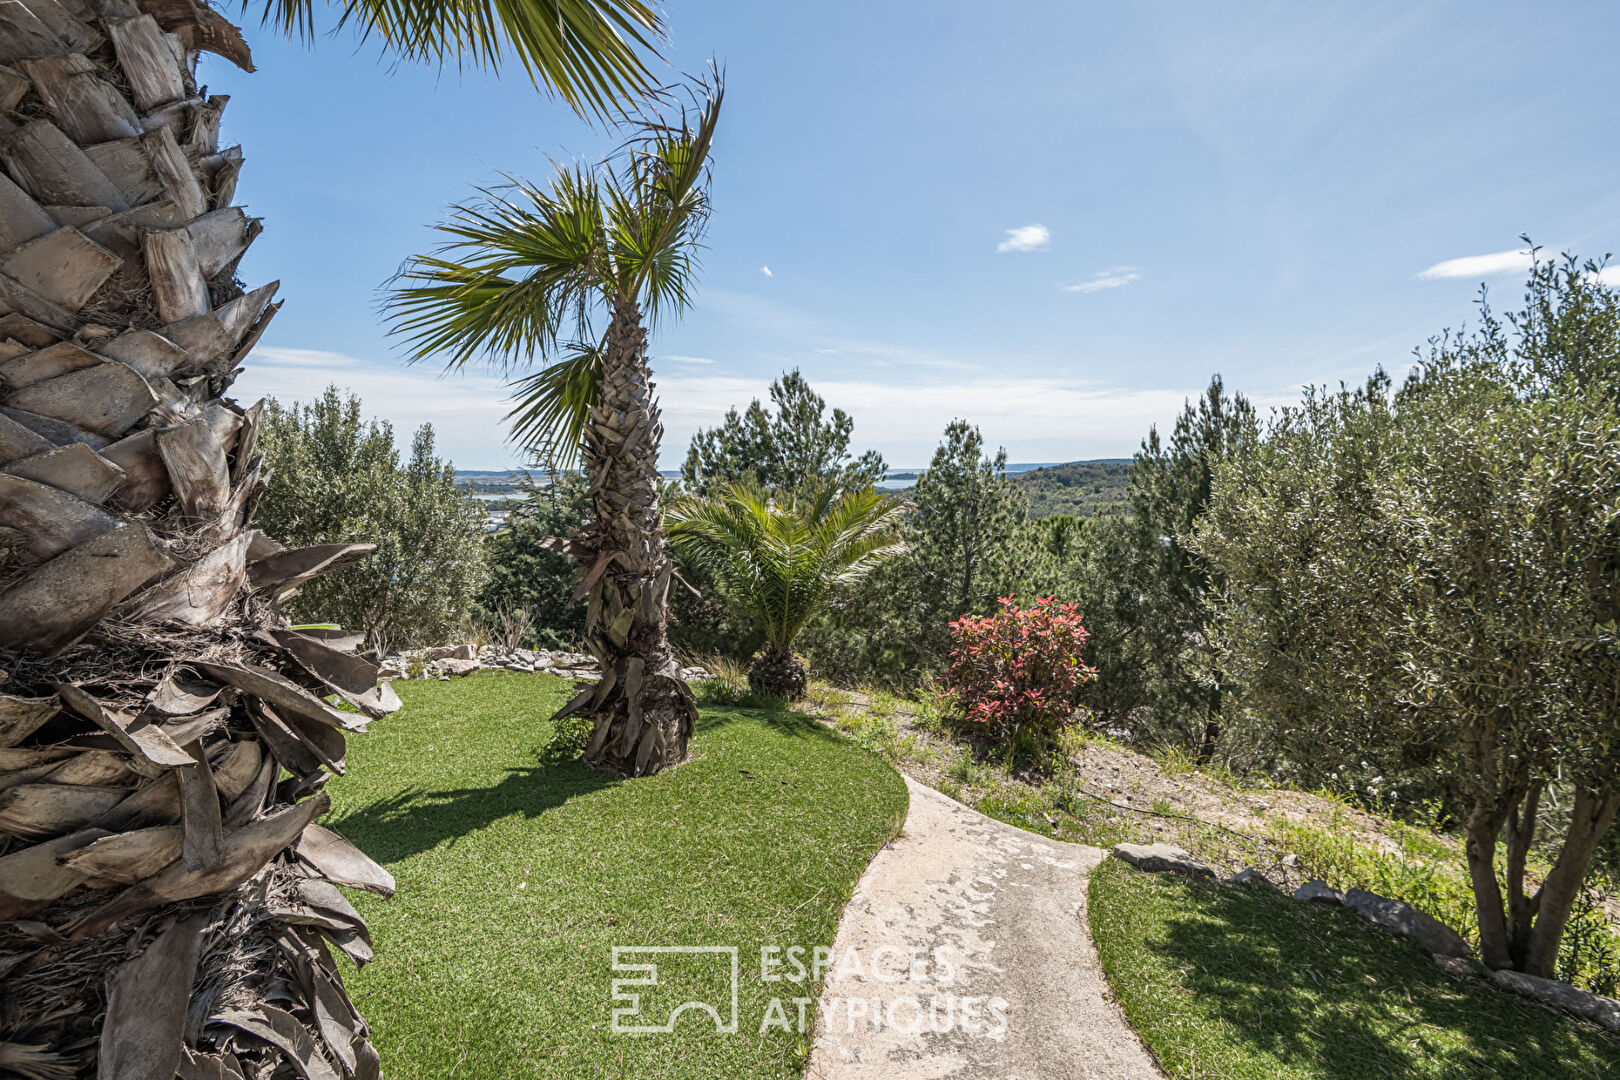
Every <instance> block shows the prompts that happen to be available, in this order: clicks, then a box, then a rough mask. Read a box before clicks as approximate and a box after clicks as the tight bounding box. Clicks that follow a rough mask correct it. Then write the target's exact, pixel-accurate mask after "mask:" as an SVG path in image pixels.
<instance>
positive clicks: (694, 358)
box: [654, 356, 714, 364]
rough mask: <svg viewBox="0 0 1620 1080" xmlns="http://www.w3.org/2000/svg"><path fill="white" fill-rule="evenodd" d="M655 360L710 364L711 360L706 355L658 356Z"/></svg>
mask: <svg viewBox="0 0 1620 1080" xmlns="http://www.w3.org/2000/svg"><path fill="white" fill-rule="evenodd" d="M654 359H655V360H673V361H675V362H676V363H677V364H712V363H714V361H713V360H711V359H709V358H708V357H707V356H659V357H655V358H654Z"/></svg>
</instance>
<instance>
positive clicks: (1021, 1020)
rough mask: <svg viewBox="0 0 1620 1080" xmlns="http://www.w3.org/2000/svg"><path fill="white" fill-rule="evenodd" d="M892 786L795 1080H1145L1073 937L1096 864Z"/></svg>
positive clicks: (1069, 849) (1098, 978) (1096, 854)
mask: <svg viewBox="0 0 1620 1080" xmlns="http://www.w3.org/2000/svg"><path fill="white" fill-rule="evenodd" d="M906 786H907V787H908V788H909V789H910V791H911V809H910V811H909V812H908V814H907V815H906V824H905V831H904V832H903V833H902V834H901V835H900V837H899V838H898V839H896V840H895V841H894V842H892V843H891V844H889V846H888V847H886V848H884V849H883V850H882V851H880V852H879V853H878V855H877V857H876V858H875V859H873V860H872V863H871V865H870V866H869V867H867V870H866V873H865V874H864V875H863V876H862V877H861V880H860V882H859V884H858V885H857V886H856V889H855V895H854V896H853V898H851V900H850V902H849V906H848V907H847V908H846V909H845V911H844V915H843V920H842V922H841V923H840V924H839V928H838V937H837V942H836V944H835V946H834V948H833V952H832V957H831V961H832V967H831V968H830V970H829V971H828V972H827V977H826V983H825V988H824V989H823V991H822V995H823V1007H822V1010H821V1022H820V1025H819V1027H818V1030H817V1033H816V1041H815V1048H814V1051H813V1053H812V1056H811V1060H810V1067H809V1069H808V1071H807V1072H806V1076H807V1077H808V1078H809V1080H1070V1078H1075V1080H1079V1078H1088V1080H1159V1078H1161V1077H1162V1075H1163V1074H1162V1073H1161V1072H1160V1071H1159V1069H1158V1067H1157V1065H1156V1064H1155V1063H1154V1061H1153V1059H1152V1057H1151V1055H1149V1053H1148V1052H1147V1050H1146V1049H1144V1048H1143V1046H1142V1044H1141V1042H1140V1040H1138V1039H1137V1037H1136V1034H1135V1033H1134V1032H1133V1031H1132V1030H1131V1029H1130V1027H1129V1026H1127V1025H1126V1023H1125V1018H1124V1016H1123V1015H1122V1014H1121V1013H1120V1011H1119V1008H1118V1007H1117V1006H1116V1005H1115V1004H1114V1003H1113V1001H1112V1000H1111V999H1110V997H1109V995H1108V993H1107V989H1106V986H1105V984H1104V981H1103V975H1102V971H1101V969H1100V968H1099V967H1098V964H1097V954H1096V950H1095V949H1094V948H1093V947H1092V944H1091V936H1090V934H1089V932H1088V931H1087V929H1086V884H1087V881H1088V879H1089V877H1090V874H1091V871H1092V869H1093V868H1095V867H1096V865H1097V864H1098V863H1099V862H1101V861H1102V859H1103V857H1104V855H1105V854H1106V853H1105V852H1104V851H1103V850H1102V849H1101V848H1094V847H1086V846H1083V845H1080V844H1065V843H1059V842H1057V841H1052V840H1047V839H1046V838H1044V837H1041V836H1037V835H1035V834H1034V833H1030V832H1026V831H1024V830H1023V829H1018V828H1014V827H1013V826H1011V825H1006V824H1003V823H1002V822H999V821H996V820H994V819H992V818H988V817H985V816H984V815H983V814H980V813H979V812H977V811H976V810H971V809H969V808H968V807H966V806H963V805H962V804H960V803H958V802H956V801H954V800H952V799H950V798H947V797H946V796H944V795H942V794H940V793H939V792H937V791H935V790H934V789H933V788H930V787H925V786H924V785H922V784H919V783H917V782H916V781H914V780H912V779H910V778H909V777H908V778H907V779H906Z"/></svg>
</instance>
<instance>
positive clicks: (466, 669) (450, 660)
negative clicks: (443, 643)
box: [438, 656, 483, 675]
mask: <svg viewBox="0 0 1620 1080" xmlns="http://www.w3.org/2000/svg"><path fill="white" fill-rule="evenodd" d="M438 666H439V670H440V671H441V672H443V673H444V674H446V675H470V674H471V673H472V672H474V671H477V670H478V669H479V668H480V667H482V666H483V665H482V664H480V663H479V662H478V661H476V660H473V659H471V658H463V657H455V656H451V657H446V658H445V659H443V660H440V661H439V665H438Z"/></svg>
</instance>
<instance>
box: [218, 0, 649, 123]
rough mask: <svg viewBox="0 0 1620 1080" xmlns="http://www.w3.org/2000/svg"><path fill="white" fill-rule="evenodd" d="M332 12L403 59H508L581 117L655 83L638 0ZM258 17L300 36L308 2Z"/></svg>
mask: <svg viewBox="0 0 1620 1080" xmlns="http://www.w3.org/2000/svg"><path fill="white" fill-rule="evenodd" d="M247 6H248V4H247V0H243V7H244V9H245V8H246V7H247ZM339 11H340V14H339V16H338V25H339V26H354V27H356V28H357V29H358V30H359V32H360V34H361V36H362V37H363V38H366V39H370V38H372V37H373V36H375V37H376V38H378V39H380V40H381V41H382V43H383V46H384V48H385V49H387V50H388V51H389V52H391V53H393V54H394V55H395V56H398V57H401V58H402V59H405V60H412V61H425V62H428V63H433V64H451V63H454V64H455V65H457V66H462V65H470V66H472V67H476V68H482V69H486V70H490V71H497V70H499V69H500V68H502V67H504V66H505V65H507V64H508V63H512V62H516V63H518V64H520V65H522V67H523V70H524V71H525V72H526V73H527V74H528V76H529V78H530V79H532V80H533V81H534V83H535V85H537V86H541V87H544V88H545V89H547V90H549V91H550V92H552V93H554V94H556V95H557V96H558V97H560V98H562V99H563V101H565V102H567V103H568V105H569V107H570V108H572V109H573V110H574V111H575V112H577V113H580V114H581V115H588V116H595V117H598V118H601V119H612V118H614V117H617V116H620V115H622V114H623V113H624V107H623V105H622V104H621V103H622V102H625V101H631V100H636V99H642V98H645V97H647V96H648V95H649V94H651V93H652V92H653V91H654V90H655V89H656V87H655V83H654V80H653V78H652V75H651V73H650V72H649V71H648V67H647V57H648V55H653V56H656V54H657V48H656V46H657V44H658V43H659V42H660V41H661V40H662V39H663V36H664V28H663V23H662V21H661V20H660V18H659V16H658V12H657V10H656V9H655V8H654V7H652V6H651V5H649V4H646V3H643V2H642V0H345V2H344V3H343V4H342V5H341V6H340V8H339ZM263 21H264V23H265V25H267V26H275V27H277V28H278V29H280V30H281V31H282V32H283V33H285V34H286V35H287V36H288V37H294V38H302V39H305V40H308V39H309V38H311V37H313V36H314V33H315V3H314V0H265V5H264V17H263Z"/></svg>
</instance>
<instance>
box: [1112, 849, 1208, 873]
mask: <svg viewBox="0 0 1620 1080" xmlns="http://www.w3.org/2000/svg"><path fill="white" fill-rule="evenodd" d="M1114 857H1115V858H1117V859H1122V860H1123V861H1125V862H1128V863H1130V864H1131V865H1132V866H1134V867H1136V868H1137V869H1138V870H1148V871H1152V872H1155V873H1157V872H1159V871H1169V872H1171V873H1174V874H1186V875H1187V876H1188V877H1204V878H1212V877H1214V876H1215V871H1214V870H1212V869H1211V868H1210V866H1209V864H1208V863H1206V862H1204V860H1202V859H1200V858H1199V857H1198V856H1196V855H1194V854H1192V853H1191V852H1189V851H1184V850H1182V849H1181V848H1178V847H1172V846H1171V845H1169V844H1116V845H1115V846H1114Z"/></svg>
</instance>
